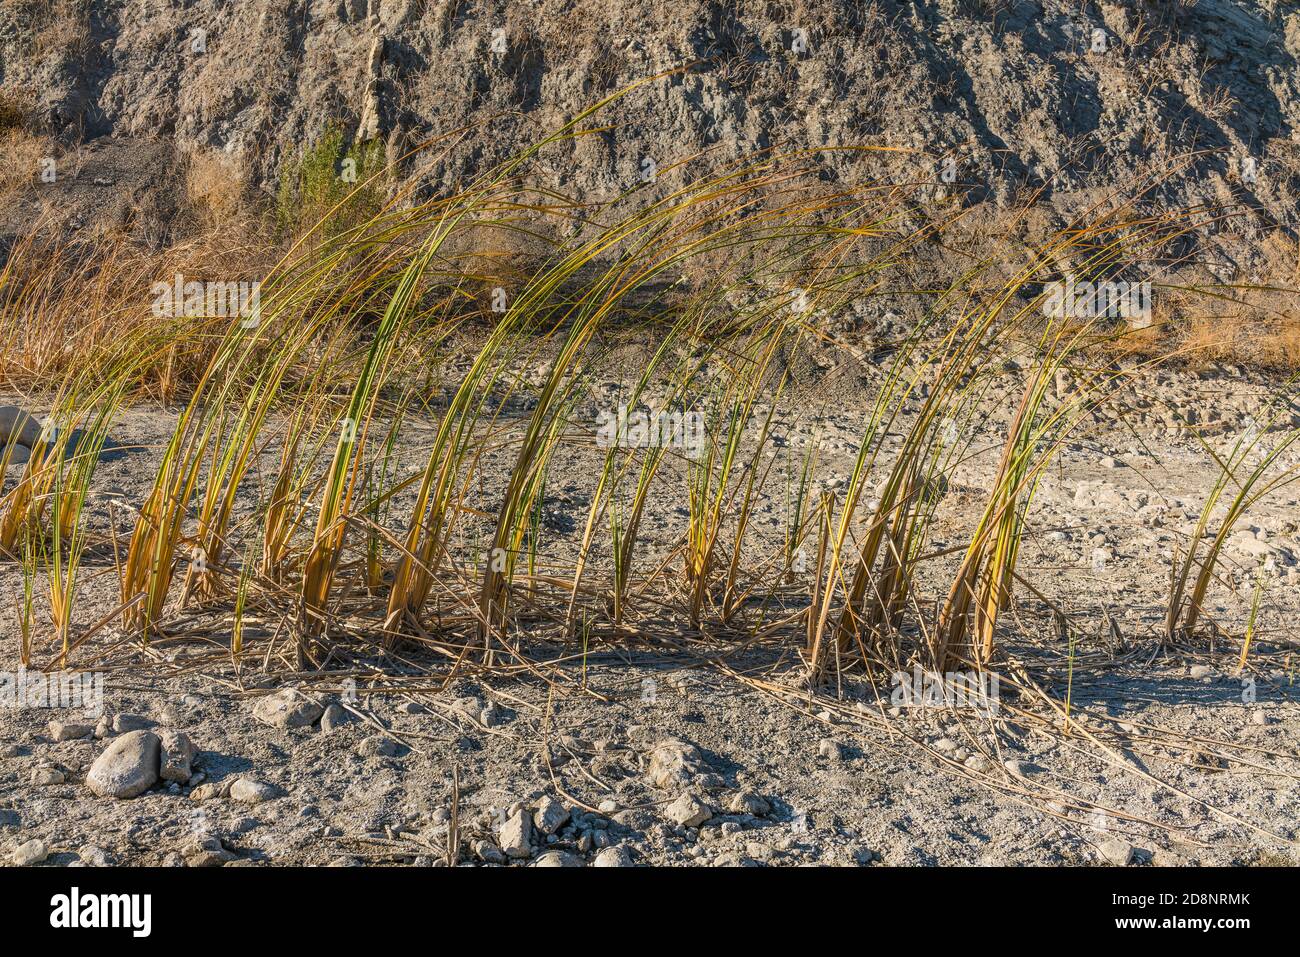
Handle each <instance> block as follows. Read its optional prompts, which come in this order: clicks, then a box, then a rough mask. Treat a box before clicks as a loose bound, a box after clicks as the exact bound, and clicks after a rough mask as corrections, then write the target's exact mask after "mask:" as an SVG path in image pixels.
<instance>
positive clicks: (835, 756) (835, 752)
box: [817, 738, 844, 761]
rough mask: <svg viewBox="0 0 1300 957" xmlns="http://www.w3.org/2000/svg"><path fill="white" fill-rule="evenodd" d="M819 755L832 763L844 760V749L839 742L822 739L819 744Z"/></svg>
mask: <svg viewBox="0 0 1300 957" xmlns="http://www.w3.org/2000/svg"><path fill="white" fill-rule="evenodd" d="M817 753H818V754H820V755H821V756H822V757H823V758H827V759H829V760H831V761H842V760H844V750H843V748H841V747H840V744H839V742H838V741H832V740H831V739H830V738H822V739H821V740H820V741H818V742H817Z"/></svg>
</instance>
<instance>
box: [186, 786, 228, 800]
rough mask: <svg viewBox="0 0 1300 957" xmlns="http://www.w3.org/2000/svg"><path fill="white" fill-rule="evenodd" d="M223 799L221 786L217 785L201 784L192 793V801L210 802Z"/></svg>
mask: <svg viewBox="0 0 1300 957" xmlns="http://www.w3.org/2000/svg"><path fill="white" fill-rule="evenodd" d="M218 797H221V785H219V784H216V783H208V784H200V785H199V786H198V787H196V788H195V789H194V790H193V791H191V792H190V800H191V801H210V800H212V799H213V798H218Z"/></svg>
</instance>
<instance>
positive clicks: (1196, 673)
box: [1189, 665, 1214, 681]
mask: <svg viewBox="0 0 1300 957" xmlns="http://www.w3.org/2000/svg"><path fill="white" fill-rule="evenodd" d="M1189 673H1190V674H1191V676H1192V678H1193V679H1195V680H1197V681H1200V680H1201V679H1202V678H1209V677H1210V676H1211V675H1213V674H1214V669H1213V668H1211V667H1210V666H1209V665H1192V670H1191V671H1190V672H1189Z"/></svg>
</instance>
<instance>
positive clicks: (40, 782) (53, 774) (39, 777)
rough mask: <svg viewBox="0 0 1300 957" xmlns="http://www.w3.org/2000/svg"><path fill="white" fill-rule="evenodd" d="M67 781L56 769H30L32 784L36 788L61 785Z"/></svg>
mask: <svg viewBox="0 0 1300 957" xmlns="http://www.w3.org/2000/svg"><path fill="white" fill-rule="evenodd" d="M65 780H67V778H66V776H65V775H64V773H63V772H62V771H60V770H59V769H58V768H52V767H48V766H47V767H41V768H33V769H32V784H34V785H36V786H37V787H44V786H46V785H50V784H62V783H63V782H64V781H65Z"/></svg>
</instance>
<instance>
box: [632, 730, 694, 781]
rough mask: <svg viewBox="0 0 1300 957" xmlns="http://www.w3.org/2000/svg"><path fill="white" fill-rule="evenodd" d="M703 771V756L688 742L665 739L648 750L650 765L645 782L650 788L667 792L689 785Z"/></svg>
mask: <svg viewBox="0 0 1300 957" xmlns="http://www.w3.org/2000/svg"><path fill="white" fill-rule="evenodd" d="M703 770H704V755H702V754H701V753H700V749H699V748H697V747H696V746H695V745H693V744H691V743H690V742H689V741H683V740H681V739H680V738H667V739H665V740H663V741H660V742H658V743H657V744H656V745H655V746H654V747H653V748H652V749H651V750H650V764H649V767H648V768H647V769H646V780H648V781H649V782H650V784H651V786H653V787H656V788H662V789H664V790H669V789H671V788H673V787H676V786H681V785H683V784H689V783H690V782H691V779H692V778H694V777H695V776H696V775H697V774H700V773H701V772H702V771H703Z"/></svg>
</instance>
